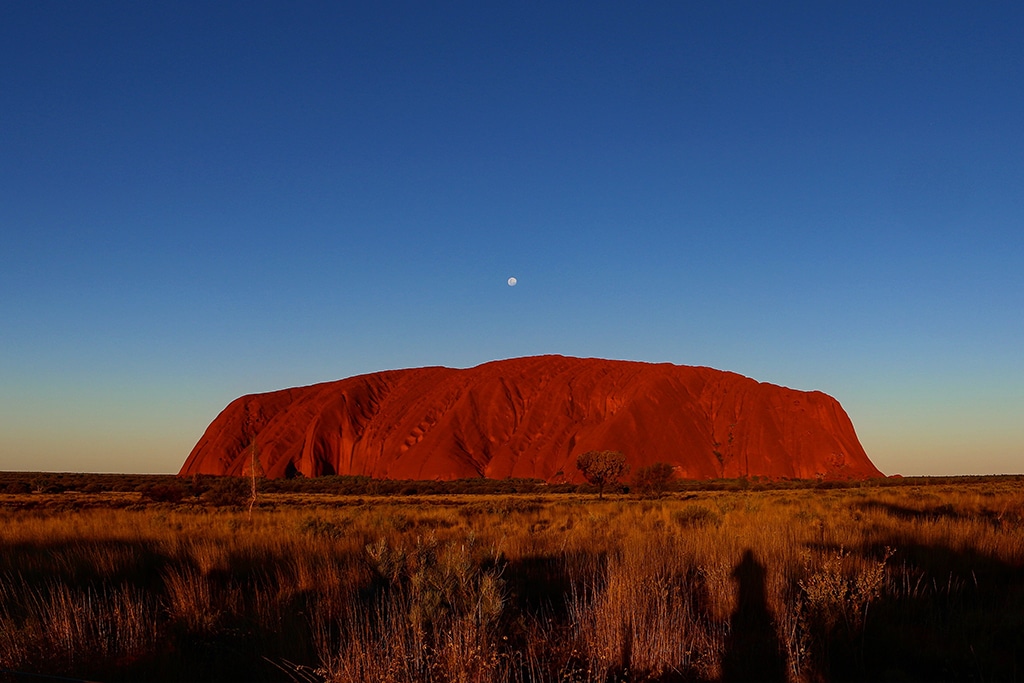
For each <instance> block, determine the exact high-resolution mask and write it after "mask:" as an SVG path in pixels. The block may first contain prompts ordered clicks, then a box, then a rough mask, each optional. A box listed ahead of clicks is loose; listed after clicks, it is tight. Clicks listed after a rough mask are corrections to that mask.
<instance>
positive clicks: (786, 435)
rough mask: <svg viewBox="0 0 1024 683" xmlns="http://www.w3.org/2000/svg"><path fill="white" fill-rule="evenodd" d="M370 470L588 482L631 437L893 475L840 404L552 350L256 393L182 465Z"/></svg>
mask: <svg viewBox="0 0 1024 683" xmlns="http://www.w3.org/2000/svg"><path fill="white" fill-rule="evenodd" d="M250 435H255V438H256V444H257V449H258V453H259V458H260V462H261V465H262V467H263V469H264V472H265V473H266V475H267V476H270V477H283V476H291V475H292V474H294V473H296V472H300V473H302V474H303V475H305V476H307V477H314V476H318V475H324V474H359V475H369V476H372V477H379V478H390V479H459V478H465V477H481V476H483V477H489V478H494V479H500V478H504V477H525V478H537V479H544V480H547V481H552V482H555V481H581V480H582V479H581V476H580V473H579V472H578V471H577V470H576V467H575V462H576V456H578V455H579V454H580V453H583V452H585V451H588V450H606V449H607V450H618V451H622V452H623V453H624V454H625V455H626V458H627V460H628V461H629V463H630V465H631V466H632V468H633V470H634V471H635V470H636V469H637V468H639V467H643V466H645V465H649V464H651V463H654V462H667V463H670V464H671V465H673V466H675V467H676V472H677V475H678V476H680V477H684V478H694V479H706V478H714V477H741V476H761V477H770V478H782V477H793V478H815V477H825V478H866V477H878V476H882V473H881V472H879V471H878V469H876V468H875V466H874V465H873V464H872V463H871V461H870V460H869V459H868V457H867V455H866V454H865V452H864V449H863V448H862V447H861V445H860V442H859V441H858V439H857V435H856V433H855V432H854V429H853V424H852V423H851V422H850V418H849V417H847V415H846V412H845V411H844V410H843V408H842V407H841V406H840V405H839V403H838V402H837V401H836V400H835V399H833V398H832V397H830V396H828V395H826V394H823V393H821V392H817V391H814V392H803V391H796V390H793V389H787V388H784V387H780V386H775V385H772V384H764V383H759V382H756V381H754V380H752V379H750V378H747V377H743V376H741V375H737V374H735V373H731V372H722V371H720V370H712V369H710V368H702V367H688V366H678V365H670V364H667V363H664V364H658V365H654V364H648V363H636V362H629V361H610V360H601V359H593V358H587V359H582V358H566V357H563V356H537V357H530V358H515V359H511V360H502V361H495V362H492V363H486V364H484V365H480V366H477V367H475V368H469V369H465V370H456V369H451V368H441V367H431V368H416V369H410V370H393V371H388V372H378V373H373V374H369V375H361V376H358V377H350V378H348V379H343V380H339V381H336V382H326V383H323V384H314V385H312V386H308V387H298V388H294V389H285V390H282V391H275V392H270V393H266V394H255V395H251V396H243V397H241V398H239V399H236V400H235V401H233V402H232V403H231V404H230V405H228V407H227V408H225V409H224V411H223V412H222V413H221V414H220V415H219V416H217V419H215V420H214V421H213V423H212V424H210V426H209V427H208V428H207V430H206V433H205V434H203V437H202V438H201V439H200V440H199V443H198V444H196V446H195V448H194V449H192V453H191V454H190V455H189V457H188V460H186V461H185V464H184V465H183V466H182V468H181V474H183V475H184V474H195V473H201V474H231V475H239V474H242V473H243V471H245V470H246V467H247V465H248V462H249V459H250V451H249V450H248V448H247V445H248V444H249V443H250V441H251V436H250Z"/></svg>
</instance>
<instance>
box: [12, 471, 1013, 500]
mask: <svg viewBox="0 0 1024 683" xmlns="http://www.w3.org/2000/svg"><path fill="white" fill-rule="evenodd" d="M642 473H643V469H641V470H640V471H638V472H637V473H634V477H633V480H632V481H630V482H628V483H625V484H619V485H617V486H615V487H612V488H610V489H609V491H611V492H613V493H620V494H621V493H630V492H631V491H632V492H633V493H647V491H645V490H644V488H645V487H643V486H642V485H638V482H637V481H636V479H637V476H636V475H640V474H642ZM240 479H243V478H241V477H222V476H216V475H206V474H201V475H191V476H179V475H174V474H106V473H89V472H15V471H0V494H4V493H8V494H28V493H44V494H59V493H64V492H69V491H70V492H78V493H106V492H110V491H119V492H130V491H136V492H141V491H144V490H146V489H147V488H153V487H172V488H177V489H180V490H181V491H182V497H183V498H187V497H188V496H190V495H193V494H194V493H195V491H196V490H201V491H202V492H206V491H209V490H212V489H217V488H232V487H235V488H241V484H239V483H237V482H238V481H239V480H240ZM1013 481H1018V482H1020V481H1024V475H1021V474H1003V475H963V476H923V477H899V476H897V477H879V478H871V479H788V478H779V479H771V478H768V477H756V476H755V477H742V478H736V479H671V480H669V481H667V482H665V483H664V484H663V485H662V486H661V487H660V488H661V491H660V492H665V493H673V492H674V493H685V492H691V491H692V492H696V491H740V490H753V491H764V490H779V489H803V488H816V489H841V488H865V487H891V486H948V485H956V484H971V483H974V484H978V483H1002V482H1013ZM259 489H260V491H262V492H266V493H327V494H334V495H358V496H366V495H454V494H459V495H472V494H481V495H494V494H515V493H527V494H541V493H543V494H571V493H596V492H597V488H596V487H594V486H592V485H590V484H573V483H559V484H550V483H547V482H545V481H543V480H541V479H515V478H509V479H486V478H484V477H476V478H472V479H455V480H450V481H441V480H415V479H375V478H373V477H367V476H361V475H329V476H322V477H311V478H305V477H296V478H293V479H268V478H261V479H260V483H259ZM170 495H173V494H170Z"/></svg>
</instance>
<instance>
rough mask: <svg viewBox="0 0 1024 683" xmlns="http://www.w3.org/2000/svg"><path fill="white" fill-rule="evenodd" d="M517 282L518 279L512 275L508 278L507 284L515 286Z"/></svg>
mask: <svg viewBox="0 0 1024 683" xmlns="http://www.w3.org/2000/svg"><path fill="white" fill-rule="evenodd" d="M517 282H519V280H517V279H515V278H514V277H510V278H509V279H508V286H509V287H515V286H516V283H517Z"/></svg>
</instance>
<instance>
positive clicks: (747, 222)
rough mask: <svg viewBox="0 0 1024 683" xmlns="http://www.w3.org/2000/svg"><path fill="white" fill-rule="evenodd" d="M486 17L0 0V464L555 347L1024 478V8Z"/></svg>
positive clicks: (896, 464)
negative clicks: (714, 384)
mask: <svg viewBox="0 0 1024 683" xmlns="http://www.w3.org/2000/svg"><path fill="white" fill-rule="evenodd" d="M492 4H493V3H479V2H473V3H445V4H442V5H437V4H435V3H426V4H424V3H397V4H396V3H389V2H384V3H319V2H312V3H285V2H279V3H275V2H270V3H249V2H238V3H231V2H229V3H171V4H170V5H169V6H162V5H160V4H155V3H134V2H95V3H94V2H89V3H78V2H48V1H44V2H33V3H6V4H4V5H3V7H2V8H0V112H2V118H0V232H2V247H0V320H2V325H0V470H50V471H113V472H176V471H177V470H178V468H179V467H180V466H181V464H182V463H183V461H184V460H185V457H186V456H187V455H188V453H189V451H190V450H191V448H192V447H193V445H194V444H195V443H196V442H197V441H198V440H199V438H200V436H201V435H202V433H203V431H204V429H205V428H206V426H207V425H208V424H209V422H210V421H211V420H213V418H214V417H215V416H216V415H217V413H218V412H219V411H220V410H221V409H222V408H223V407H224V406H225V405H227V403H228V402H229V401H231V400H232V399H234V398H235V397H237V396H239V395H242V394H245V393H251V392H259V391H268V390H273V389H279V388H284V387H288V386H295V385H300V384H310V383H314V382H319V381H326V380H332V379H338V378H342V377H348V376H352V375H356V374H362V373H366V372H374V371H378V370H385V369H393V368H402V367H415V366H423V365H447V366H453V367H468V366H473V365H476V364H479V363H482V362H486V361H489V360H495V359H500V358H509V357H514V356H523V355H534V354H545V353H559V354H565V355H574V356H597V357H604V358H614V359H626V360H638V361H649V362H670V363H675V364H680V365H706V366H711V367H716V368H720V369H724V370H731V371H734V372H738V373H741V374H744V375H747V376H750V377H753V378H755V379H757V380H760V381H765V382H771V383H775V384H781V385H786V386H791V387H794V388H797V389H805V390H821V391H825V392H827V393H829V394H831V395H832V396H834V397H836V398H837V399H838V400H839V401H840V402H841V403H842V405H843V406H844V408H845V409H846V411H847V412H848V414H849V415H850V417H851V419H852V420H853V422H854V425H855V427H856V428H857V432H858V435H859V436H860V439H861V441H862V443H863V444H864V446H865V449H866V450H867V452H868V454H869V456H870V457H871V458H872V460H873V461H874V462H875V464H876V465H877V466H878V467H879V468H880V469H882V470H883V471H884V472H886V473H887V474H893V473H902V474H904V475H912V474H986V473H1006V472H1013V473H1017V472H1022V471H1024V343H1022V341H1024V88H1022V87H1021V84H1022V83H1024V41H1021V40H1020V36H1021V35H1024V5H1022V4H1020V3H1015V2H1006V3H1000V2H992V3H980V4H978V3H966V2H962V3H947V2H910V3H875V2H868V3H862V2H851V3H796V4H792V3H760V2H751V3H704V4H699V3H669V2H651V3H641V4H640V5H631V4H623V3H616V4H610V3H573V4H563V3H546V2H545V3H523V4H520V3H515V4H512V5H511V6H504V7H492V6H490V5H492ZM214 5H215V6H214ZM512 273H514V274H515V276H516V277H517V278H518V284H517V286H515V287H509V286H508V284H509V281H508V279H507V278H508V277H509V276H510V274H512Z"/></svg>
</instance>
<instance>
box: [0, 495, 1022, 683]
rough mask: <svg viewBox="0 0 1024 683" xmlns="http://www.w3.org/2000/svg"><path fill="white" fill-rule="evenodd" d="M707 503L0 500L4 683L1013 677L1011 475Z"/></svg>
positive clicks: (1016, 558)
mask: <svg viewBox="0 0 1024 683" xmlns="http://www.w3.org/2000/svg"><path fill="white" fill-rule="evenodd" d="M712 488H713V487H712ZM719 488H721V489H723V490H709V489H702V490H696V489H694V490H675V491H671V492H669V493H667V494H665V495H663V496H660V497H646V498H645V497H639V496H635V495H623V494H611V495H607V494H606V497H605V499H604V500H600V501H599V500H598V499H597V497H596V496H595V495H590V494H580V493H558V494H547V493H540V492H534V493H525V494H522V493H521V494H502V495H494V494H475V495H454V494H451V495H446V494H444V493H435V494H434V495H429V496H425V495H389V496H369V495H363V496H359V495H334V494H330V493H315V494H311V493H261V494H260V495H259V497H258V500H257V504H256V506H255V508H254V509H253V510H252V513H251V514H250V513H249V512H248V511H247V510H246V509H245V507H244V506H240V505H230V504H223V503H224V501H220V502H221V503H222V504H220V505H214V504H212V503H211V502H210V500H211V499H210V498H209V496H205V495H204V496H202V497H200V496H193V495H187V496H185V497H183V498H182V500H180V501H179V502H174V503H166V502H154V501H153V500H148V499H146V498H143V497H142V496H140V494H139V493H137V492H131V491H98V492H93V493H81V492H63V493H40V492H33V493H9V494H0V547H2V550H0V669H3V670H5V671H6V672H8V673H6V674H0V680H2V679H3V677H4V676H5V675H6V676H7V677H8V678H10V679H11V680H20V678H16V677H15V674H13V673H10V672H24V673H31V674H41V675H47V676H69V677H74V678H81V679H89V680H101V681H115V680H151V681H178V680H189V681H201V680H206V681H226V680H247V681H260V680H265V681H275V680H279V681H289V680H291V681H344V682H350V681H351V682H356V681H359V682H361V681H395V682H400V681H410V682H412V681H417V682H419V681H453V682H454V681H458V682H463V681H465V682H476V681H479V682H483V681H510V682H527V681H538V682H542V681H550V682H552V683H554V682H560V683H561V682H564V683H571V682H581V683H582V682H584V681H595V682H597V681H602V682H603V681H659V682H661V683H668V682H670V681H712V680H724V681H732V680H777V681H782V680H788V681H798V682H799V681H808V682H814V681H833V680H834V681H844V680H892V681H918V680H921V681H924V680H928V681H931V680H972V681H973V680H977V681H986V680H1015V679H1021V678H1024V480H1021V479H1019V478H1003V479H994V480H981V481H959V482H941V481H940V482H934V483H929V482H927V481H916V482H906V483H904V484H902V485H899V486H881V485H873V484H864V485H858V486H852V487H847V488H833V489H830V488H813V487H807V488H792V487H778V488H775V487H772V486H762V487H759V488H761V489H762V490H752V489H750V488H742V487H740V486H732V487H719ZM538 490H542V488H540V489H538ZM151 497H157V498H158V497H159V496H151Z"/></svg>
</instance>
